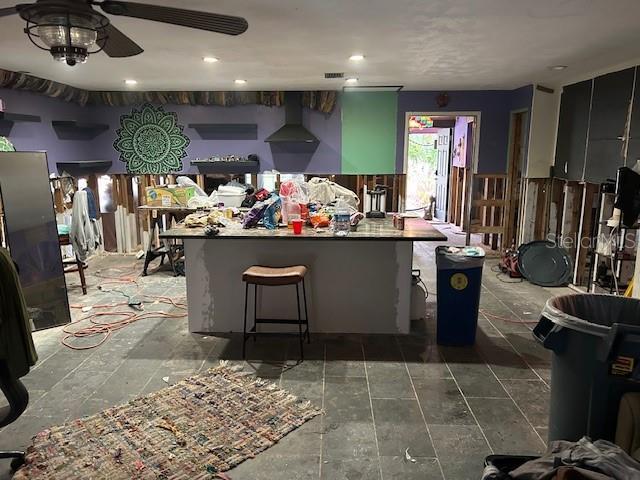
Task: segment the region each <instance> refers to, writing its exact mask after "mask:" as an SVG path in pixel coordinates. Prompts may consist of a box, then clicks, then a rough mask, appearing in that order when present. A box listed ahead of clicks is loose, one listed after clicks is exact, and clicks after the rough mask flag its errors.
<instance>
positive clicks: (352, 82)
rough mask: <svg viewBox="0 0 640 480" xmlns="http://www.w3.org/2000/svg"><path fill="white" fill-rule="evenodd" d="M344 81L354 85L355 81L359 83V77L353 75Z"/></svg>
mask: <svg viewBox="0 0 640 480" xmlns="http://www.w3.org/2000/svg"><path fill="white" fill-rule="evenodd" d="M344 82H345V83H346V84H348V85H353V84H355V83H358V79H357V78H356V77H351V78H347V79H346V80H345V81H344Z"/></svg>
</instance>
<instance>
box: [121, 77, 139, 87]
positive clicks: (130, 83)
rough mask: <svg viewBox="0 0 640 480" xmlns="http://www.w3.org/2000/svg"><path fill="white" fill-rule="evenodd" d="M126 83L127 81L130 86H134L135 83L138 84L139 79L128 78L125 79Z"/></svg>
mask: <svg viewBox="0 0 640 480" xmlns="http://www.w3.org/2000/svg"><path fill="white" fill-rule="evenodd" d="M124 83H126V84H127V85H130V86H133V85H137V84H138V81H137V80H132V79H128V80H125V81H124Z"/></svg>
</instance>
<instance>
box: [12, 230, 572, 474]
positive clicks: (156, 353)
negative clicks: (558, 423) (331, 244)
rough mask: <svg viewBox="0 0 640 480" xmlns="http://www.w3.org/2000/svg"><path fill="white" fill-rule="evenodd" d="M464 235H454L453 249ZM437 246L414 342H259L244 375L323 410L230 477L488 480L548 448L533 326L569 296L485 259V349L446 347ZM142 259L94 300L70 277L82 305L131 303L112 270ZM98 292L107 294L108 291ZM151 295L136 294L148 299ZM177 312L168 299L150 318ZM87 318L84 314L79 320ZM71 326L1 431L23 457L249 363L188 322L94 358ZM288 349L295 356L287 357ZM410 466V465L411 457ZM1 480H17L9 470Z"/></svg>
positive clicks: (332, 338)
mask: <svg viewBox="0 0 640 480" xmlns="http://www.w3.org/2000/svg"><path fill="white" fill-rule="evenodd" d="M462 238H463V237H461V236H455V235H452V236H451V241H452V243H454V242H455V243H457V242H460V241H461V239H462ZM434 246H435V245H433V244H427V243H420V244H416V246H415V262H414V263H415V265H416V266H417V267H420V268H421V269H422V271H423V278H424V280H425V281H426V284H427V286H428V288H429V291H430V295H429V299H428V304H427V312H426V321H425V322H416V324H415V325H414V327H415V330H416V332H417V333H415V334H413V335H410V336H395V337H394V336H366V335H314V336H313V342H312V344H311V345H309V346H308V347H307V349H306V352H305V353H306V360H305V361H304V362H303V363H301V364H298V363H297V362H296V360H295V358H297V349H296V345H295V343H294V342H293V341H290V340H286V339H277V338H266V339H260V340H258V342H257V343H256V344H255V345H250V348H249V357H250V358H249V360H248V361H247V362H246V365H245V367H246V368H247V369H250V370H252V371H255V373H256V374H257V375H260V376H262V377H267V378H270V379H274V380H276V381H279V382H280V384H281V386H282V387H283V388H286V389H287V390H289V391H291V392H292V393H294V394H296V395H298V396H300V397H303V398H306V399H309V400H311V401H313V402H314V403H316V404H317V405H319V406H321V407H322V408H323V409H324V411H325V414H324V415H322V416H319V417H317V418H315V419H314V420H312V421H310V422H308V423H307V424H305V425H304V426H302V427H301V428H299V429H298V430H296V431H294V432H292V433H291V434H289V435H288V436H287V437H285V438H284V439H283V440H282V441H281V442H280V443H278V444H277V445H275V446H274V447H272V448H270V449H269V450H267V451H265V452H264V453H262V454H260V455H259V456H258V457H256V458H255V459H252V460H249V461H246V462H244V463H243V464H241V465H239V466H238V467H236V468H235V469H233V470H231V471H230V472H228V474H229V476H230V477H231V478H232V479H233V480H243V479H252V480H260V479H272V478H282V479H307V478H309V479H311V478H314V479H318V478H326V479H332V480H338V479H349V480H368V479H384V480H387V479H403V480H411V479H420V480H430V479H443V478H445V479H447V480H466V479H469V480H471V479H473V480H475V479H477V478H479V475H480V473H481V471H482V460H483V458H484V457H485V456H486V455H488V454H490V453H493V452H495V453H522V454H524V453H536V452H540V451H541V450H543V449H544V447H545V438H546V421H547V399H548V394H549V386H548V385H549V375H550V362H549V355H548V354H547V352H546V351H545V350H544V349H542V348H541V347H540V346H539V345H537V344H536V343H535V341H534V340H533V339H532V336H531V331H530V329H531V328H532V327H531V325H530V324H526V323H524V322H527V321H529V322H531V321H536V320H537V317H538V314H539V312H540V310H541V308H542V305H543V304H544V302H545V301H546V300H547V298H549V297H550V296H551V295H553V294H556V293H563V292H562V291H560V290H555V291H553V292H552V291H550V290H545V289H542V288H539V287H536V286H533V285H530V284H528V283H526V282H524V283H504V280H505V279H503V278H498V277H497V276H496V274H495V273H494V272H492V271H491V266H494V265H495V264H496V263H497V262H496V260H495V259H487V267H486V268H485V273H484V276H483V285H482V299H481V315H480V319H479V330H478V340H477V344H476V345H475V346H474V347H470V348H451V347H449V348H443V347H439V346H437V345H436V344H435V335H434V333H435V313H434V312H435V298H436V295H435V275H434V273H435V272H434V258H433V252H434ZM134 264H135V268H137V269H138V270H139V269H140V268H141V262H139V261H138V262H136V261H135V260H134V258H133V257H126V256H113V255H111V256H106V257H103V258H98V259H94V260H93V261H92V262H91V269H90V273H91V275H90V276H89V289H90V294H89V295H87V296H85V297H83V296H82V295H80V294H79V293H80V292H79V287H78V283H77V277H76V276H75V275H69V277H68V282H69V285H70V292H71V293H70V298H71V300H70V301H71V303H72V304H73V305H78V304H83V305H87V304H104V303H110V302H121V301H122V300H123V298H124V297H122V295H121V294H119V293H117V292H115V291H110V292H108V290H112V289H113V288H118V289H121V290H123V291H125V292H127V293H131V292H133V291H134V290H136V288H135V287H134V286H132V285H127V284H122V285H120V284H109V283H108V282H105V280H104V278H98V277H96V276H95V273H98V272H99V273H100V274H101V275H103V276H104V275H107V276H108V275H116V274H118V275H122V271H130V270H131V267H132V265H134ZM98 285H101V286H102V287H103V290H102V291H100V290H98V289H97V287H98ZM139 285H140V287H141V288H142V290H141V292H142V293H147V294H150V295H170V296H171V297H172V298H174V299H177V298H179V297H182V296H184V291H185V284H184V279H183V278H173V277H171V276H170V275H168V274H167V273H164V272H158V273H156V274H153V275H150V276H149V277H143V278H140V279H139ZM139 293H140V292H138V294H139ZM154 309H155V310H163V311H167V310H168V309H167V306H166V305H163V304H153V303H151V304H147V306H146V310H154ZM80 315H83V313H82V312H81V311H80V310H79V309H74V318H79V316H80ZM62 335H63V333H62V332H61V329H53V330H48V331H44V332H37V333H36V334H35V336H34V337H35V341H36V345H37V349H38V353H39V356H40V361H39V363H38V364H37V365H36V367H35V368H33V369H32V371H31V373H29V375H27V376H26V377H25V378H24V379H23V380H24V383H25V384H26V385H27V387H28V389H29V392H30V396H31V402H30V405H29V408H28V410H27V411H26V413H25V414H24V415H23V416H22V417H21V418H20V419H18V420H17V421H16V422H14V423H13V424H11V425H9V426H8V427H6V428H4V429H3V430H2V431H1V432H0V449H15V448H24V447H26V446H27V445H28V444H29V441H30V438H31V436H32V435H34V434H35V433H37V432H38V431H40V430H42V429H44V428H46V427H47V426H50V425H53V424H57V423H60V422H64V421H65V420H69V419H72V418H76V417H79V416H82V415H87V414H93V413H96V412H98V411H100V410H102V409H104V408H106V407H108V406H112V405H115V404H119V403H122V402H126V401H127V400H129V399H130V398H132V397H134V396H136V395H140V394H144V393H147V392H151V391H155V390H158V389H161V388H163V387H165V386H166V385H167V383H173V382H176V381H177V380H179V379H181V378H183V377H185V376H188V375H192V374H194V373H197V372H199V371H202V370H203V369H206V368H208V367H210V366H213V365H216V364H217V363H218V361H219V360H220V359H227V360H231V361H236V362H240V361H241V360H240V347H241V342H240V339H239V338H238V337H237V336H233V335H231V336H226V337H213V336H198V335H191V334H189V333H188V331H187V328H186V319H147V320H143V321H140V322H137V323H135V324H132V325H130V326H128V327H127V328H125V329H123V330H120V331H118V332H116V333H115V334H113V336H112V337H111V338H109V339H108V340H107V341H106V342H105V343H104V344H103V345H102V346H100V347H98V348H95V349H92V350H84V351H75V350H70V349H68V348H66V347H64V346H61V344H60V339H61V336H62ZM289 354H291V357H290V355H289ZM407 455H410V458H413V460H414V461H410V460H408V458H407ZM0 468H1V470H0V479H4V478H10V475H9V473H8V462H6V461H4V462H3V463H2V464H0Z"/></svg>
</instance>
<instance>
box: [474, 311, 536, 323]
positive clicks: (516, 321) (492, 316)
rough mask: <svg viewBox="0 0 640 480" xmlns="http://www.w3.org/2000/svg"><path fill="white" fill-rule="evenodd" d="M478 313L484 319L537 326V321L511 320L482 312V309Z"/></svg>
mask: <svg viewBox="0 0 640 480" xmlns="http://www.w3.org/2000/svg"><path fill="white" fill-rule="evenodd" d="M479 312H480V313H481V314H482V315H484V316H486V317H490V318H494V319H496V320H500V321H502V322H505V323H519V324H521V325H537V324H538V321H537V320H512V319H510V318H505V317H501V316H499V315H494V314H493V313H489V312H487V311H486V310H482V309H480V310H479Z"/></svg>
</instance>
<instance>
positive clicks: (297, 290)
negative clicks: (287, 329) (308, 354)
mask: <svg viewBox="0 0 640 480" xmlns="http://www.w3.org/2000/svg"><path fill="white" fill-rule="evenodd" d="M296 305H297V306H298V341H299V342H300V361H303V360H304V350H303V348H304V347H303V344H304V336H303V334H302V314H301V312H300V287H299V284H298V283H296Z"/></svg>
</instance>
